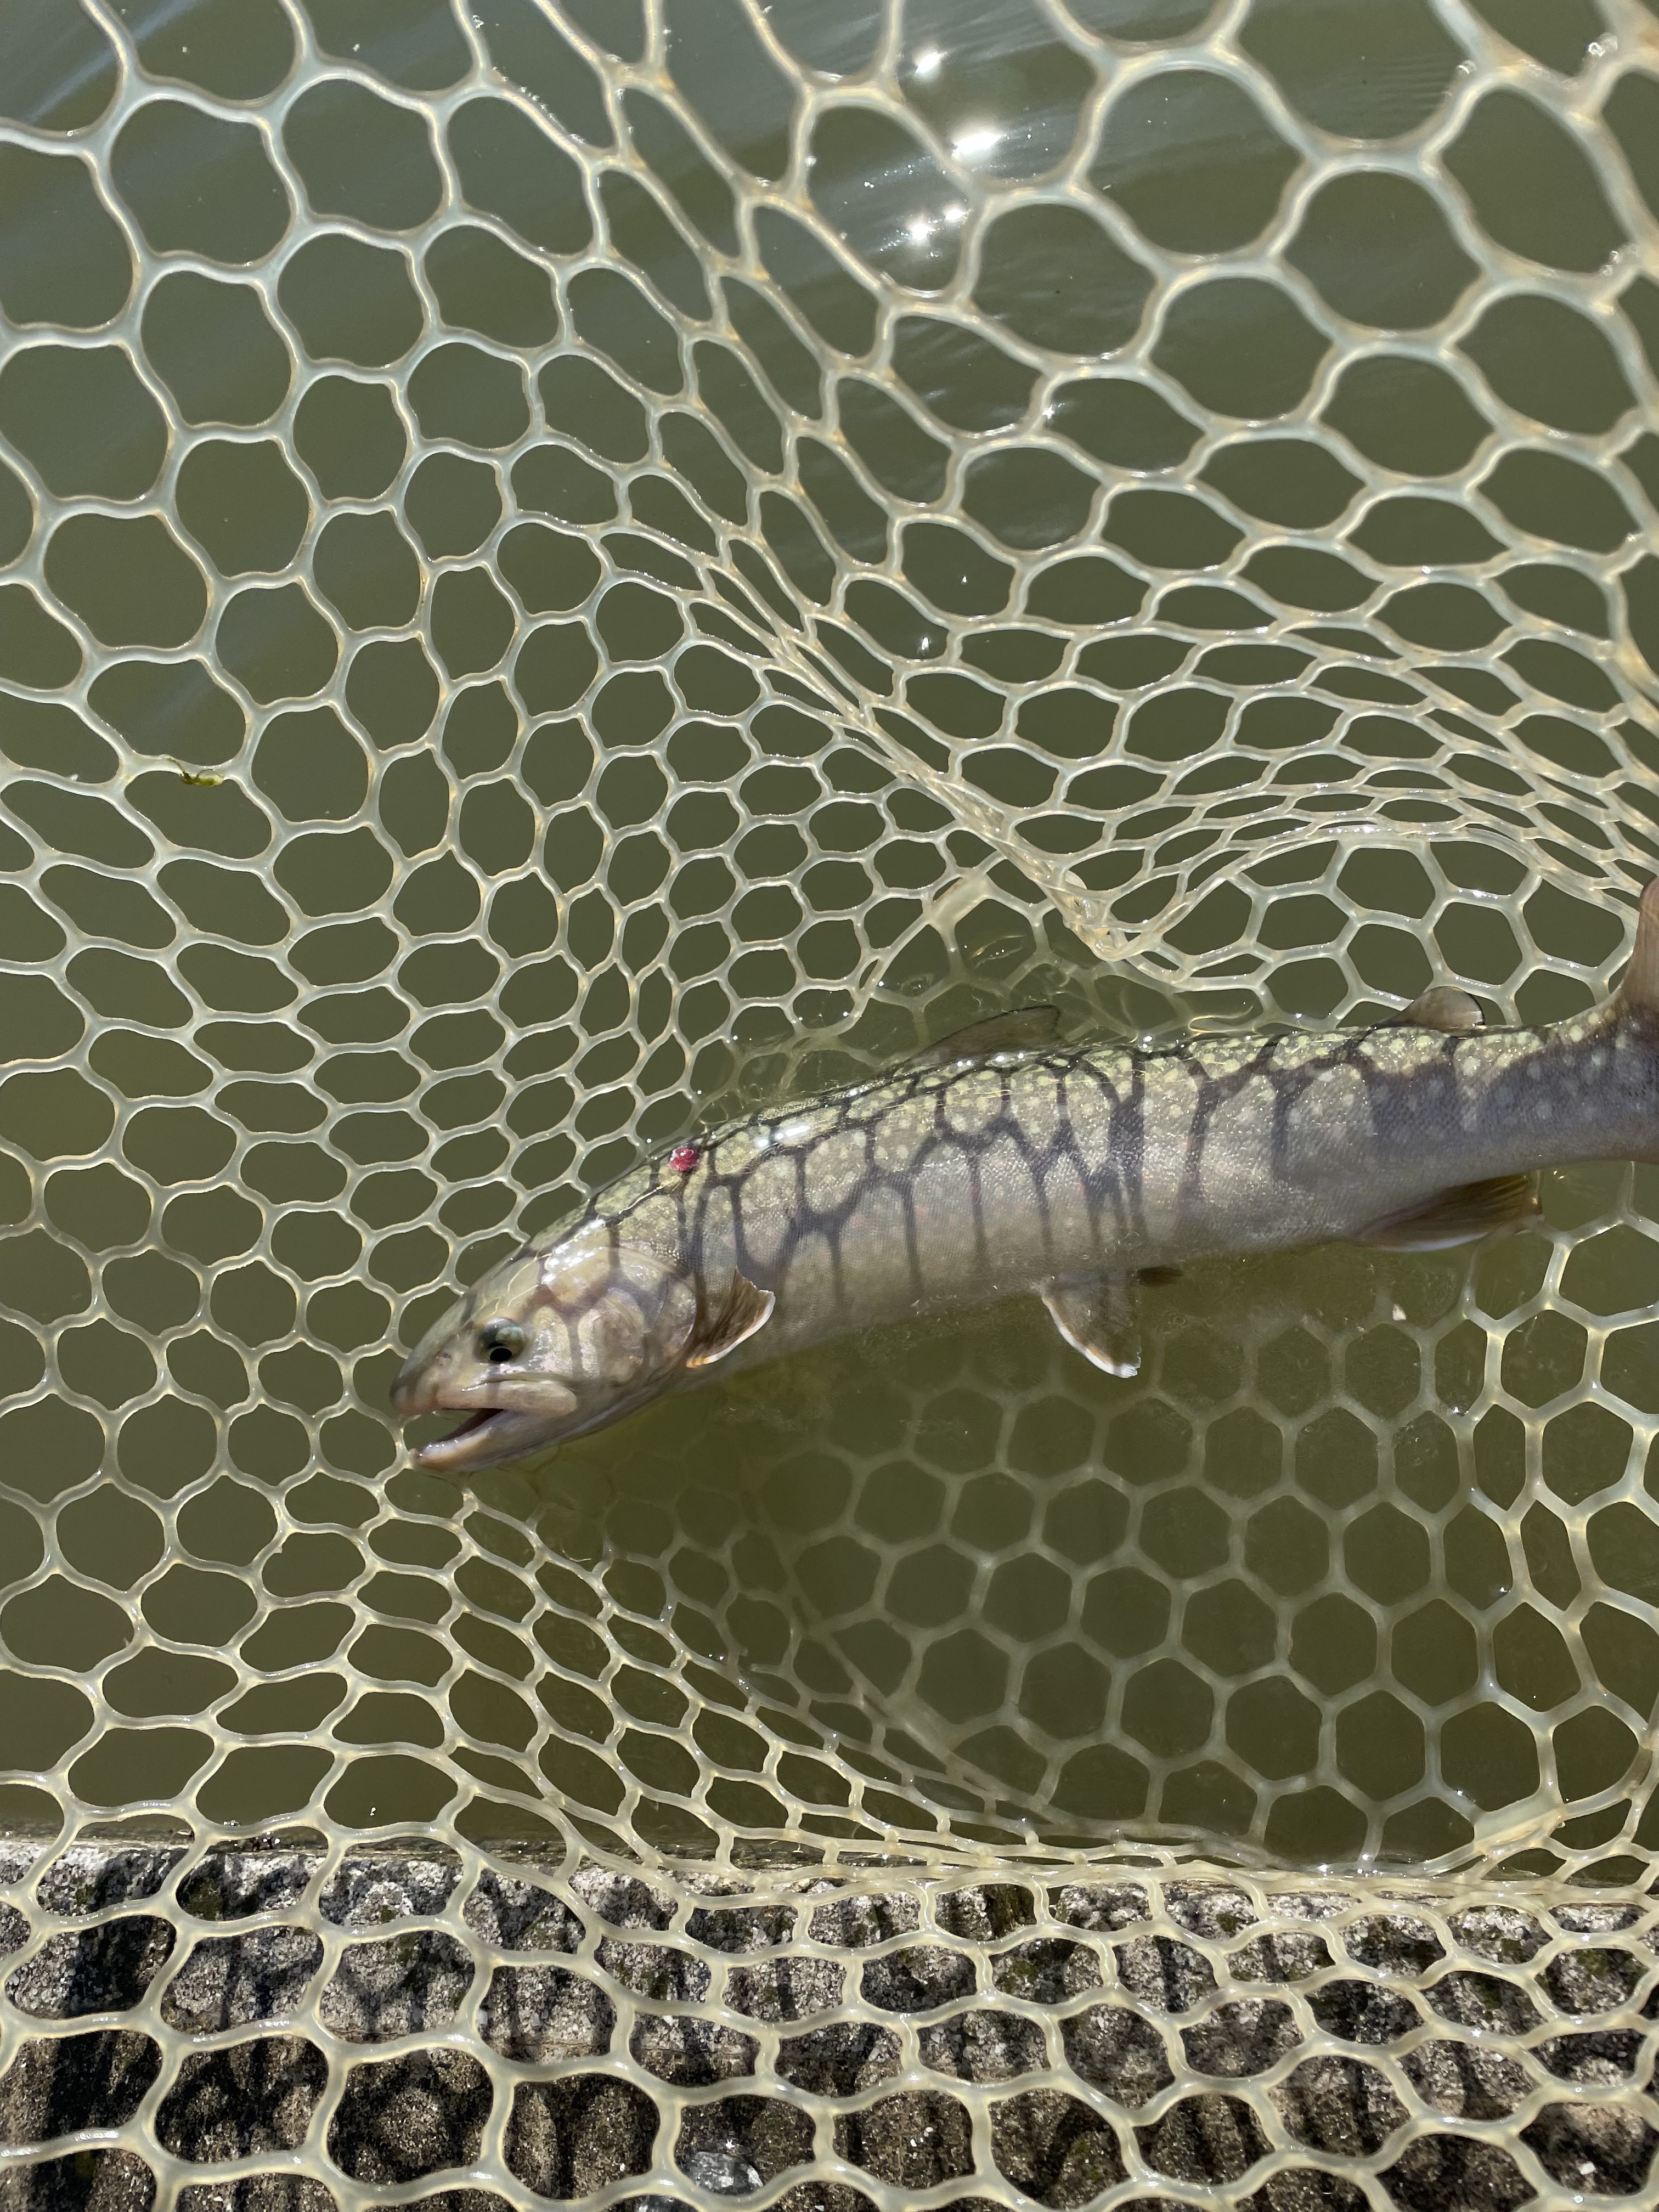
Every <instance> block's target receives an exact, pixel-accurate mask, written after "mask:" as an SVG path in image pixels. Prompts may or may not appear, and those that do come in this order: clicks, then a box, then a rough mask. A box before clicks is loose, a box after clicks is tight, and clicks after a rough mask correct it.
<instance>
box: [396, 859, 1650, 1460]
mask: <svg viewBox="0 0 1659 2212" xmlns="http://www.w3.org/2000/svg"><path fill="white" fill-rule="evenodd" d="M1478 1020H1479V1015H1478V1010H1477V1009H1476V1008H1475V1006H1474V1001H1473V1000H1469V999H1468V998H1467V996H1466V995H1465V994H1462V993H1460V992H1456V991H1451V990H1448V989H1445V988H1443V987H1442V988H1439V989H1437V990H1435V991H1431V992H1428V993H1425V994H1424V997H1423V998H1422V999H1421V1000H1419V1001H1417V1002H1416V1004H1415V1006H1413V1007H1412V1008H1408V1009H1407V1013H1406V1015H1405V1017H1403V1018H1401V1021H1399V1022H1397V1023H1392V1024H1386V1025H1384V1026H1382V1027H1379V1028H1376V1029H1370V1030H1342V1031H1332V1032H1328V1033H1326V1034H1323V1035H1319V1034H1314V1033H1309V1032H1303V1031H1298V1032H1294V1033H1291V1034H1289V1035H1284V1036H1237V1037H1218V1036H1206V1037H1204V1038H1201V1039H1195V1040H1193V1041H1190V1042H1182V1043H1178V1044H1175V1045H1172V1046H1170V1047H1168V1048H1161V1049H1158V1050H1152V1051H1148V1050H1144V1049H1139V1048H1135V1047H1133V1046H1129V1045H1104V1046H1103V1045H1098V1044H1068V1043H1061V1042H1057V1041H1055V1039H1054V1035H1053V1028H1054V1016H1053V1013H1052V1011H1051V1010H1049V1009H1046V1008H1030V1009H1024V1010H1021V1011H1019V1012H1016V1013H1015V1014H1013V1015H1003V1016H999V1017H994V1018H993V1019H992V1020H990V1021H989V1022H987V1023H984V1024H977V1025H975V1029H974V1030H969V1031H967V1032H964V1033H963V1036H960V1037H959V1038H956V1039H952V1040H949V1041H947V1042H946V1043H945V1045H943V1046H939V1047H934V1048H931V1050H930V1051H929V1052H928V1053H927V1054H921V1055H919V1056H918V1058H917V1059H916V1060H914V1061H912V1062H909V1063H907V1064H906V1065H905V1066H902V1067H901V1068H899V1069H897V1070H896V1071H895V1072H894V1073H891V1074H890V1075H889V1076H887V1077H886V1078H884V1079H880V1080H878V1081H873V1082H866V1083H860V1084H854V1085H849V1086H848V1087H847V1088H845V1089H842V1090H839V1091H831V1092H829V1093H827V1094H825V1095H823V1096H822V1097H817V1098H812V1099H807V1100H803V1101H801V1102H799V1103H796V1104H793V1105H790V1106H787V1107H784V1108H782V1109H779V1110H777V1111H775V1112H772V1113H768V1114H763V1115H754V1116H751V1117H750V1118H749V1119H747V1120H744V1121H738V1122H733V1123H731V1124H728V1125H727V1126H726V1127H722V1128H718V1129H714V1130H712V1131H710V1132H708V1133H706V1134H703V1135H702V1136H700V1137H698V1138H696V1139H692V1140H690V1142H688V1143H687V1144H684V1145H683V1146H678V1147H677V1148H675V1150H674V1151H673V1152H671V1153H665V1154H663V1155H662V1156H661V1157H659V1158H655V1159H653V1160H650V1161H647V1162H646V1163H644V1164H641V1166H639V1167H638V1168H636V1169H635V1170H632V1171H631V1172H630V1173H629V1174H627V1175H624V1176H622V1177H620V1178H619V1179H618V1180H617V1182H613V1183H612V1184H611V1185H610V1186H609V1187H608V1188H606V1189H605V1190H603V1191H601V1192H600V1193H599V1194H598V1195H597V1196H596V1198H595V1199H594V1200H592V1204H591V1205H590V1206H589V1207H588V1209H587V1210H586V1213H585V1214H584V1215H583V1216H582V1217H581V1218H580V1219H579V1220H578V1221H576V1222H575V1223H574V1224H573V1225H570V1226H569V1227H568V1228H566V1229H564V1230H562V1231H558V1232H556V1234H555V1235H554V1236H553V1237H550V1239H549V1240H548V1241H547V1243H545V1244H544V1246H542V1247H541V1248H539V1249H538V1250H536V1251H534V1252H532V1253H529V1254H526V1255H520V1256H518V1257H515V1258H514V1259H512V1260H509V1261H505V1262H503V1263H502V1265H501V1267H497V1268H496V1269H495V1270H494V1271H492V1273H490V1274H489V1275H488V1276H486V1277H485V1278H484V1279H483V1281H482V1282H480V1283H479V1284H478V1285H477V1286H475V1288H474V1289H473V1290H472V1291H471V1292H470V1293H469V1295H468V1296H467V1297H466V1298H465V1299H464V1300H463V1301H462V1302H461V1304H459V1307H458V1308H457V1309H456V1310H455V1311H454V1312H453V1313H452V1314H450V1315H448V1316H446V1317H445V1319H444V1321H443V1322H441V1323H440V1324H439V1325H438V1327H437V1328H435V1329H434V1330H433V1331H432V1333H431V1334H429V1336H428V1338H427V1340H425V1342H423V1343H422V1345H421V1346H419V1347H418V1348H417V1349H416V1352H415V1353H414V1355H413V1356H412V1357H411V1358H410V1361H409V1363H408V1364H407V1365H406V1367H405V1368H404V1372H403V1374H402V1375H401V1376H399V1378H398V1385H397V1389H396V1391H395V1393H394V1402H395V1403H396V1404H397V1406H398V1410H399V1411H400V1412H401V1413H404V1415H405V1416H408V1415H412V1414H414V1413H421V1412H428V1411H432V1410H435V1409H437V1408H440V1407H441V1408H449V1409H453V1410H454V1411H457V1412H463V1413H472V1414H473V1415H474V1416H475V1419H474V1421H473V1423H472V1424H471V1425H469V1427H468V1428H467V1429H466V1430H465V1431H460V1432H458V1434H457V1436H456V1437H453V1438H451V1439H446V1440H444V1441H443V1442H441V1443H438V1444H436V1445H428V1447H426V1449H425V1450H424V1451H423V1452H422V1455H421V1456H422V1460H423V1461H424V1462H425V1463H427V1464H428V1465H431V1466H434V1467H441V1466H453V1467H458V1468H459V1467H467V1466H484V1465H489V1464H491V1463H494V1462H495V1461H497V1460H500V1459H503V1458H508V1457H513V1456H516V1455H518V1454H519V1453H520V1452H523V1451H526V1450H530V1449H536V1448H537V1447H538V1446H539V1445H542V1444H545V1443H550V1442H552V1441H554V1440H555V1439H556V1437H559V1436H562V1435H567V1436H568V1435H573V1434H576V1433H579V1432H580V1431H582V1430H585V1429H589V1428H593V1427H597V1426H599V1425H601V1424H602V1423H603V1422H605V1421H607V1420H611V1419H616V1418H617V1416H618V1415H619V1414H621V1413H625V1412H627V1411H628V1410H629V1409H630V1408H631V1407H634V1406H635V1405H637V1404H639V1403H641V1402H642V1401H644V1400H645V1399H647V1398H649V1397H652V1396H654V1395H658V1394H659V1392H660V1391H662V1390H664V1389H669V1388H671V1387H673V1386H675V1385H676V1384H678V1383H680V1382H682V1381H684V1380H686V1379H688V1378H689V1377H690V1376H694V1375H695V1374H696V1372H697V1371H699V1370H701V1369H702V1368H703V1367H706V1366H709V1365H712V1364H715V1363H716V1362H718V1361H720V1360H721V1359H724V1358H728V1357H732V1356H733V1355H736V1356H737V1357H738V1358H741V1359H743V1360H744V1361H750V1360H758V1359H760V1358H774V1357H775V1356H776V1355H777V1354H778V1353H780V1352H786V1351H788V1350H791V1349H793V1348H794V1347H797V1346H801V1345H804V1344H809V1343H814V1342H817V1341H820V1340H823V1339H825V1338H827V1337H830V1336H834V1335H836V1334H842V1333H843V1332H845V1331H847V1330H849V1329H853V1328H866V1327H869V1326H872V1325H875V1324H878V1323H881V1322H890V1321H894V1320H897V1319H900V1318H902V1317H904V1316H915V1315H919V1314H924V1313H933V1312H937V1311H939V1310H946V1309H949V1308H951V1307H961V1306H969V1305H982V1304H988V1303H990V1302H992V1301H994V1300H996V1299H1000V1298H1003V1297H1011V1296H1014V1295H1018V1294H1020V1293H1029V1292H1035V1293H1036V1294H1037V1295H1039V1296H1041V1297H1043V1298H1044V1300H1045V1302H1046V1303H1047V1304H1048V1308H1049V1311H1050V1313H1051V1314H1052V1315H1053V1316H1054V1321H1055V1323H1056V1326H1057V1327H1058V1328H1060V1333H1061V1334H1062V1335H1064V1336H1065V1337H1066V1339H1067V1340H1068V1341H1070V1342H1071V1343H1073V1344H1074V1345H1075V1346H1077V1347H1078V1349H1079V1351H1080V1352H1084V1353H1085V1356H1087V1357H1089V1358H1092V1359H1094V1360H1095V1361H1096V1363H1097V1364H1099V1365H1101V1366H1103V1367H1106V1368H1108V1369H1109V1370H1112V1371H1114V1372H1117V1373H1126V1372H1133V1366H1134V1362H1135V1358H1136V1356H1137V1355H1136V1350H1135V1344H1134V1322H1133V1286H1134V1284H1135V1280H1136V1278H1137V1277H1138V1276H1139V1275H1141V1274H1142V1273H1146V1272H1147V1271H1153V1272H1157V1271H1163V1270H1168V1269H1170V1268H1171V1267H1181V1266H1182V1265H1183V1264H1184V1263H1186V1262H1188V1261H1194V1260H1199V1259H1203V1258H1206V1257H1212V1256H1216V1255H1222V1254H1232V1253H1243V1252H1262V1251H1272V1250H1285V1249H1293V1248H1295V1247H1297V1246H1300V1245H1306V1244H1312V1243H1320V1242H1322V1241H1324V1240H1326V1239H1329V1238H1335V1237H1349V1238H1358V1239H1361V1240H1364V1241H1370V1242H1371V1243H1376V1244H1380V1245H1383V1246H1395V1247H1405V1248H1413V1247H1414V1248H1417V1249H1427V1248H1431V1247H1434V1246H1436V1245H1441V1244H1450V1243H1462V1242H1466V1241H1468V1240H1469V1239H1471V1238H1473V1237H1478V1236H1480V1235H1483V1234H1485V1233H1486V1232H1487V1231H1491V1230H1493V1229H1497V1228H1501V1227H1504V1226H1508V1225H1513V1224H1514V1223H1516V1222H1517V1221H1519V1220H1522V1219H1523V1218H1526V1217H1527V1215H1528V1213H1529V1212H1532V1211H1533V1210H1534V1206H1535V1200H1534V1196H1533V1192H1532V1186H1531V1182H1530V1180H1529V1178H1530V1177H1531V1176H1533V1175H1534V1173H1535V1172H1536V1171H1537V1170H1540V1169H1541V1168H1546V1167H1550V1166H1554V1165H1562V1164H1567V1163H1569V1162H1572V1161H1577V1160H1584V1159H1592V1158H1615V1159H1617V1158H1632V1157H1647V1156H1652V1155H1654V1154H1655V1153H1656V1152H1659V883H1656V884H1651V885H1650V886H1649V889H1648V890H1647V892H1646V893H1645V894H1644V898H1643V902H1642V911H1641V918H1640V923H1639V927H1638V939H1637V945H1636V950H1635V952H1634V954H1633V956H1632V962H1631V966H1630V969H1629V971H1628V973H1627V975H1626V981H1625V983H1624V985H1623V987H1621V990H1620V993H1619V994H1618V995H1617V996H1616V997H1615V998H1614V999H1613V1000H1611V1001H1609V1002H1608V1004H1607V1006H1603V1007H1601V1008H1599V1009H1597V1010H1596V1011H1595V1012H1591V1013H1587V1014H1585V1015H1583V1016H1581V1017H1578V1018H1575V1019H1573V1020H1571V1021H1568V1022H1565V1023H1562V1024H1558V1025H1557V1026H1555V1027H1553V1028H1549V1029H1522V1030H1495V1031H1487V1030H1481V1029H1480V1028H1479V1027H1478V1026H1476V1024H1478ZM492 1329H493V1331H494V1334H493V1335H492V1334H491V1332H492ZM739 1347H741V1350H739Z"/></svg>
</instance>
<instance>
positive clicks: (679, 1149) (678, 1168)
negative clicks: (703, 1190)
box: [668, 1145, 702, 1175]
mask: <svg viewBox="0 0 1659 2212" xmlns="http://www.w3.org/2000/svg"><path fill="white" fill-rule="evenodd" d="M701 1158H702V1149H701V1147H699V1146H696V1145H676V1146H675V1147H674V1149H673V1151H672V1152H670V1154H669V1155H668V1164H669V1166H670V1167H671V1168H672V1169H673V1170H674V1172H675V1174H676V1175H690V1172H691V1170H692V1169H693V1168H694V1167H696V1164H697V1162H698V1161H699V1160H700V1159H701Z"/></svg>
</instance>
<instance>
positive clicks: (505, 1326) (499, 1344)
mask: <svg viewBox="0 0 1659 2212" xmlns="http://www.w3.org/2000/svg"><path fill="white" fill-rule="evenodd" d="M523 1350H524V1331H523V1330H522V1329H521V1328H520V1327H519V1324H518V1323H517V1322H515V1321H492V1322H485V1324H484V1326H483V1328H481V1329H480V1330H479V1331H478V1357H479V1358H480V1359H488V1360H489V1362H490V1364H492V1365H493V1366H496V1367H499V1366H501V1364H502V1363H503V1362H504V1361H507V1360H509V1359H516V1358H518V1356H519V1354H520V1352H522V1351H523Z"/></svg>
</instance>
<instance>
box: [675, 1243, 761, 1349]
mask: <svg viewBox="0 0 1659 2212" xmlns="http://www.w3.org/2000/svg"><path fill="white" fill-rule="evenodd" d="M776 1304H777V1300H776V1298H775V1297H774V1296H773V1294H772V1292H771V1291H763V1290H762V1289H760V1288H759V1286H758V1285H757V1284H754V1283H751V1282H750V1279H749V1278H748V1276H747V1275H744V1274H740V1273H738V1270H737V1268H735V1267H733V1268H732V1279H731V1280H730V1282H729V1283H728V1284H727V1285H726V1295H725V1297H723V1298H721V1299H720V1301H719V1302H718V1303H717V1304H710V1306H709V1308H708V1311H707V1312H706V1313H704V1314H701V1315H700V1316H698V1319H697V1324H696V1328H694V1329H693V1330H692V1332H691V1340H690V1346H688V1348H687V1351H686V1355H685V1364H686V1365H687V1366H688V1367H712V1366H713V1365H714V1362H715V1361H716V1360H717V1359H724V1358H725V1357H726V1353H727V1352H735V1351H736V1350H737V1348H738V1346H739V1345H740V1344H742V1343H743V1342H744V1340H746V1339H747V1338H749V1337H751V1336H753V1334H755V1331H756V1330H757V1328H765V1326H766V1324H767V1322H769V1321H770V1320H771V1318H772V1309H773V1307H774V1306H775V1305H776Z"/></svg>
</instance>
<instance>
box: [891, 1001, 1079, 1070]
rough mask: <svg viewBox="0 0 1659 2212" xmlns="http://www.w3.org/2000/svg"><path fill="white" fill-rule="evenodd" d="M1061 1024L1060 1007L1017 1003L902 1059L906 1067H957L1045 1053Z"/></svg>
mask: <svg viewBox="0 0 1659 2212" xmlns="http://www.w3.org/2000/svg"><path fill="white" fill-rule="evenodd" d="M1059 1027H1060V1009H1059V1007H1058V1006H1014V1007H1011V1008H1010V1010H1009V1011H1008V1012H1006V1014H987V1016H986V1017H985V1018H984V1020H983V1021H978V1022H969V1024H968V1026H967V1028H966V1029H961V1030H957V1031H956V1032H955V1034H954V1035H953V1036H947V1037H940V1038H939V1041H938V1042H937V1043H936V1044H927V1045H924V1046H923V1047H922V1048H921V1051H920V1052H917V1053H912V1054H911V1055H910V1057H909V1059H908V1060H902V1061H901V1063H900V1065H901V1066H904V1067H954V1066H956V1065H957V1062H958V1061H959V1060H989V1059H991V1058H992V1057H993V1055H994V1054H997V1053H1001V1052H1011V1053H1012V1052H1041V1051H1042V1050H1043V1049H1044V1048H1045V1047H1047V1046H1048V1045H1051V1044H1052V1043H1053V1042H1054V1032H1055V1030H1058V1028H1059Z"/></svg>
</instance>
